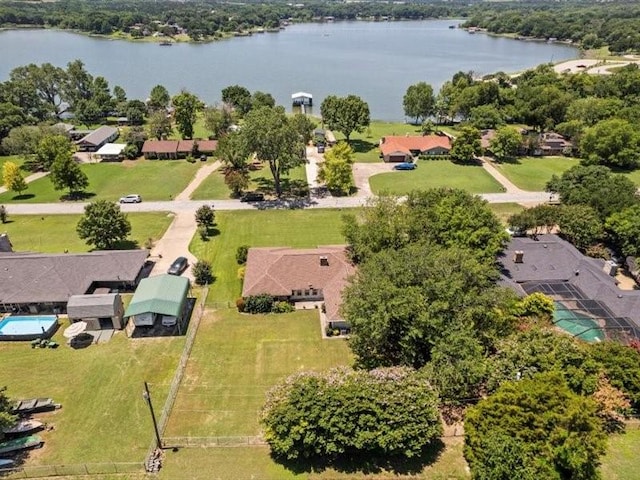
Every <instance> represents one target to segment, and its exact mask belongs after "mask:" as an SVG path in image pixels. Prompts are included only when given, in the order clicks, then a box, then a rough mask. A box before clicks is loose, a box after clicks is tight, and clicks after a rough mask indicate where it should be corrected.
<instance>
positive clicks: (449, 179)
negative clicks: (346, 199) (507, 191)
mask: <svg viewBox="0 0 640 480" xmlns="http://www.w3.org/2000/svg"><path fill="white" fill-rule="evenodd" d="M369 185H371V190H372V191H373V193H375V194H379V193H383V192H387V193H392V194H395V195H405V194H407V193H409V192H410V191H411V190H415V189H421V190H423V189H426V188H433V187H451V188H461V189H463V190H466V191H468V192H471V193H492V192H502V191H503V188H502V185H500V184H499V183H498V182H497V181H496V180H494V178H493V177H492V176H491V175H489V174H488V173H487V172H485V171H484V169H483V168H482V167H481V166H478V165H456V164H455V163H452V162H450V161H448V160H425V161H419V162H418V168H417V169H415V170H407V171H404V170H403V171H393V172H389V173H380V174H378V175H374V176H373V177H371V178H370V179H369Z"/></svg>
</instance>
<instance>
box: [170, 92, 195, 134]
mask: <svg viewBox="0 0 640 480" xmlns="http://www.w3.org/2000/svg"><path fill="white" fill-rule="evenodd" d="M171 103H172V105H173V108H175V112H174V118H175V121H176V128H177V129H178V132H180V135H181V136H182V138H193V125H194V124H195V123H196V115H197V113H198V111H199V110H200V108H201V106H202V104H201V102H200V100H199V99H198V97H196V96H195V95H194V94H193V93H189V92H187V91H186V90H182V91H181V92H180V93H179V94H178V95H176V96H174V97H173V98H172V99H171Z"/></svg>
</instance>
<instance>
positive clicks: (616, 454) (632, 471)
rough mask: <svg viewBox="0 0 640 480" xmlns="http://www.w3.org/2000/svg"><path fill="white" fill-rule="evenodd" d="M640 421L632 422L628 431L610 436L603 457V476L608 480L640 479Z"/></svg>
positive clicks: (628, 426)
mask: <svg viewBox="0 0 640 480" xmlns="http://www.w3.org/2000/svg"><path fill="white" fill-rule="evenodd" d="M639 446H640V423H639V422H638V421H634V422H630V423H629V424H628V425H627V430H626V433H624V434H622V435H612V436H611V437H610V438H609V448H608V451H607V454H606V455H605V456H604V458H603V459H602V468H601V469H600V471H601V472H602V478H604V479H606V480H636V479H640V457H639V456H638V447H639Z"/></svg>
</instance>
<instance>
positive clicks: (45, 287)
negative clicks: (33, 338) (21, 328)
mask: <svg viewBox="0 0 640 480" xmlns="http://www.w3.org/2000/svg"><path fill="white" fill-rule="evenodd" d="M148 256H149V252H148V250H109V251H96V252H87V253H63V254H50V253H28V252H27V253H20V252H5V253H0V312H8V313H41V312H52V313H64V312H65V311H66V309H67V302H68V301H69V298H70V297H71V296H73V295H84V294H90V293H93V292H94V291H95V290H96V289H98V288H108V289H110V290H118V291H131V290H133V289H134V288H135V286H136V285H137V284H138V282H139V281H140V279H141V278H142V276H144V274H145V273H146V268H145V267H146V266H147V265H148V264H147V257H148Z"/></svg>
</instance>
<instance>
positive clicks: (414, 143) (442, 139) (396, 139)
mask: <svg viewBox="0 0 640 480" xmlns="http://www.w3.org/2000/svg"><path fill="white" fill-rule="evenodd" d="M450 150H451V139H450V138H449V137H447V136H446V135H407V136H404V137H402V136H388V137H382V139H381V140H380V156H381V157H382V159H383V160H384V161H385V162H412V161H413V160H414V158H417V157H418V156H420V155H429V156H436V155H448V154H449V151H450Z"/></svg>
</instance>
